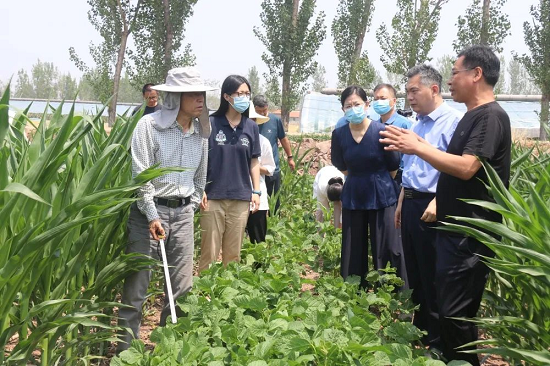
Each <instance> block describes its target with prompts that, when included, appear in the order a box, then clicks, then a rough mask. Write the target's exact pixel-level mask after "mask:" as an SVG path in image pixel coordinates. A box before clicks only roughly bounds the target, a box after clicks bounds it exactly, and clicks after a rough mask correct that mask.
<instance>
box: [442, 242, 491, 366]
mask: <svg viewBox="0 0 550 366" xmlns="http://www.w3.org/2000/svg"><path fill="white" fill-rule="evenodd" d="M455 235H456V234H455ZM436 245H437V250H436V253H437V256H436V277H435V278H436V279H435V286H436V289H437V304H438V307H439V324H440V332H441V343H442V346H443V349H442V351H443V355H444V356H445V357H446V358H447V360H448V361H451V360H465V361H468V362H470V363H471V364H472V365H479V361H478V358H477V355H475V354H467V353H460V352H458V351H460V350H457V349H456V348H457V347H460V346H462V345H464V344H466V343H469V342H473V341H476V340H477V327H476V326H475V324H474V323H471V322H468V321H462V320H454V319H450V317H464V318H473V317H475V316H476V315H477V311H478V310H479V305H480V303H481V297H482V295H483V290H484V289H485V284H486V282H487V277H488V275H489V268H488V267H487V266H486V265H485V264H484V263H483V262H482V260H481V259H480V257H479V256H477V255H476V254H481V255H484V256H491V257H492V256H494V253H493V252H492V251H491V250H490V249H489V248H487V247H486V246H485V245H483V244H482V243H480V242H479V241H477V240H475V239H472V238H467V237H463V236H454V235H450V234H448V233H445V232H438V233H437V238H436ZM469 349H475V347H470V348H469ZM461 350H464V349H461Z"/></svg>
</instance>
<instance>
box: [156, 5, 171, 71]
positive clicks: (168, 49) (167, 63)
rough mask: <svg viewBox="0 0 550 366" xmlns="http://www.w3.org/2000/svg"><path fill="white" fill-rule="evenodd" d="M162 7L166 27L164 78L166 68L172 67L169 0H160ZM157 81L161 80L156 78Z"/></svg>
mask: <svg viewBox="0 0 550 366" xmlns="http://www.w3.org/2000/svg"><path fill="white" fill-rule="evenodd" d="M162 5H163V7H164V27H165V29H166V40H165V43H164V70H165V73H164V78H166V75H167V74H168V70H170V69H171V68H172V46H173V43H174V30H173V29H172V23H171V22H170V0H162ZM158 81H159V82H160V81H161V80H158Z"/></svg>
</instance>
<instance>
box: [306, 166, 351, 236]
mask: <svg viewBox="0 0 550 366" xmlns="http://www.w3.org/2000/svg"><path fill="white" fill-rule="evenodd" d="M343 186H344V174H342V172H341V171H339V170H338V169H337V168H335V167H334V166H332V165H328V166H326V167H323V168H321V170H319V171H318V172H317V174H316V175H315V180H314V181H313V198H316V199H317V211H315V218H316V219H317V221H319V222H323V221H324V211H330V202H332V203H333V205H334V216H333V218H334V227H336V228H341V227H342V221H341V217H342V203H341V202H340V195H341V194H342V188H343Z"/></svg>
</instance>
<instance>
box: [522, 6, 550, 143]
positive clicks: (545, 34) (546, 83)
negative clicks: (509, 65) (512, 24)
mask: <svg viewBox="0 0 550 366" xmlns="http://www.w3.org/2000/svg"><path fill="white" fill-rule="evenodd" d="M531 16H532V17H533V20H532V23H531V22H528V21H526V22H524V23H523V34H524V39H525V44H526V45H527V47H529V51H530V54H529V55H528V54H523V55H522V56H518V55H515V57H517V58H518V60H520V61H521V63H522V64H523V65H524V66H525V68H526V69H527V72H528V73H529V75H530V76H531V79H532V80H533V81H534V82H535V84H536V85H537V86H538V87H539V88H540V90H541V93H542V100H541V108H540V135H539V137H540V139H541V140H546V139H547V137H548V134H547V129H548V128H549V127H550V126H549V123H548V122H549V121H548V117H549V116H548V109H549V104H550V1H548V0H540V2H539V4H538V5H537V6H531Z"/></svg>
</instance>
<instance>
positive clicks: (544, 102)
mask: <svg viewBox="0 0 550 366" xmlns="http://www.w3.org/2000/svg"><path fill="white" fill-rule="evenodd" d="M549 104H550V92H543V94H542V99H541V100H540V132H539V140H540V141H546V140H548V134H547V133H546V129H547V128H549V127H550V124H549V119H548V117H549V111H548V109H549ZM545 127H546V128H545Z"/></svg>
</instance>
